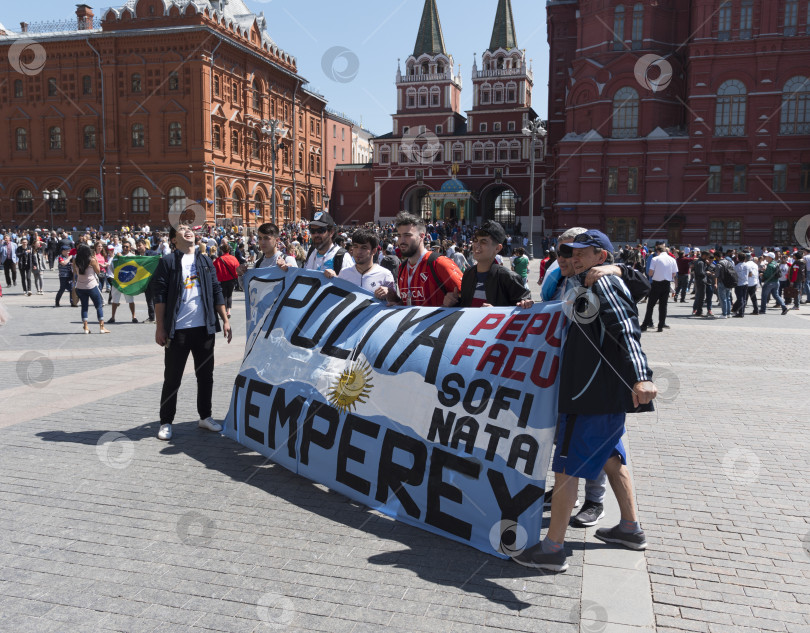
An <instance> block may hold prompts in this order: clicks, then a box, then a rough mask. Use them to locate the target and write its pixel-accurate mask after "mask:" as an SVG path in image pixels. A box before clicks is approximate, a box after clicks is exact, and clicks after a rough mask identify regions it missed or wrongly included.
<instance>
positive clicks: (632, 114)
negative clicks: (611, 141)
mask: <svg viewBox="0 0 810 633" xmlns="http://www.w3.org/2000/svg"><path fill="white" fill-rule="evenodd" d="M636 136H638V93H637V92H636V91H635V90H634V89H633V88H630V87H629V86H625V87H624V88H621V89H620V90H619V91H618V92H616V95H615V96H614V97H613V138H635V137H636Z"/></svg>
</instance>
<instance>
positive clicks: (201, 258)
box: [151, 224, 232, 440]
mask: <svg viewBox="0 0 810 633" xmlns="http://www.w3.org/2000/svg"><path fill="white" fill-rule="evenodd" d="M169 239H170V240H172V242H174V244H175V247H176V250H175V252H174V253H173V254H172V255H170V256H168V257H162V258H161V260H160V263H159V264H158V267H157V270H156V271H155V274H154V276H153V277H152V281H151V284H152V292H153V293H154V297H155V315H156V327H155V342H156V343H157V344H158V345H160V346H161V347H165V348H166V350H165V352H164V365H165V370H164V374H163V390H162V392H161V396H160V430H159V431H158V439H161V440H170V439H171V438H172V430H173V429H172V422H173V421H174V416H175V413H176V411H177V392H178V391H179V390H180V383H181V381H182V378H183V371H184V370H185V367H186V361H187V360H188V356H189V354H191V355H192V356H193V358H194V373H195V374H196V377H197V413H198V414H199V416H200V420H199V422H198V423H197V425H198V426H199V427H200V428H201V429H206V430H208V431H214V432H219V431H221V430H222V425H221V424H219V423H218V422H216V421H214V419H213V418H212V417H211V394H212V393H213V389H214V341H215V339H216V333H217V332H219V331H222V333H223V334H224V336H225V339H226V340H227V341H228V343H230V342H231V336H232V335H231V324H230V321H229V319H228V315H227V313H226V311H225V297H224V296H223V294H222V288H221V286H220V283H219V281H217V275H216V271H215V270H214V265H213V264H212V263H211V260H210V259H209V258H208V256H207V255H204V254H202V253H198V252H195V244H194V231H193V229H192V228H191V227H190V226H188V225H185V224H181V225H180V226H178V227H177V229H175V228H174V227H172V228H171V230H170V231H169ZM217 317H219V318H217ZM220 320H221V321H222V325H221V326H220Z"/></svg>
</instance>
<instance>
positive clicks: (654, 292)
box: [642, 281, 670, 328]
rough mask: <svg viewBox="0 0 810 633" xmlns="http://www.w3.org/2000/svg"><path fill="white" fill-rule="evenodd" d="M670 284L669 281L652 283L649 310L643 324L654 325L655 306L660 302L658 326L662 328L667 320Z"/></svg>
mask: <svg viewBox="0 0 810 633" xmlns="http://www.w3.org/2000/svg"><path fill="white" fill-rule="evenodd" d="M669 292H670V285H669V282H668V281H653V282H652V283H651V284H650V297H649V299H648V300H647V312H646V314H645V315H644V322H643V323H642V325H645V326H647V327H650V326H652V324H653V321H652V317H653V308H655V304H656V303H657V304H658V327H659V328H662V327H664V325H665V324H666V321H667V302H668V301H669Z"/></svg>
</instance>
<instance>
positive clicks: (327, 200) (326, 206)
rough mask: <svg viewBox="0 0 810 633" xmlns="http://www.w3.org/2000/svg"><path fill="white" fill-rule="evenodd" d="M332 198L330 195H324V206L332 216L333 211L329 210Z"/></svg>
mask: <svg viewBox="0 0 810 633" xmlns="http://www.w3.org/2000/svg"><path fill="white" fill-rule="evenodd" d="M330 200H331V198H330V197H329V194H328V193H325V194H323V206H324V208H325V209H326V212H327V213H329V214H330V215H331V211H330V210H329V201H330Z"/></svg>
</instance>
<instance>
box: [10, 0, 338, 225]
mask: <svg viewBox="0 0 810 633" xmlns="http://www.w3.org/2000/svg"><path fill="white" fill-rule="evenodd" d="M76 15H77V19H76V21H74V22H72V24H67V23H65V24H58V25H55V24H47V25H43V27H42V28H39V29H31V30H30V31H29V29H28V28H27V25H22V29H21V32H12V31H9V30H7V29H5V28H3V27H2V26H0V118H2V121H3V131H4V132H5V133H4V134H2V135H0V137H2V141H0V142H2V143H3V151H2V153H1V154H0V225H5V226H15V225H20V226H33V225H35V224H40V225H44V224H48V223H49V222H50V217H51V213H53V222H54V224H55V225H57V226H74V225H76V226H81V227H84V226H85V225H98V224H102V223H103V224H104V225H105V226H109V227H116V226H120V225H121V224H142V223H148V224H151V225H156V226H165V225H166V224H168V215H169V210H170V207H172V205H174V203H175V202H178V201H183V200H187V201H190V205H191V207H192V210H193V215H194V220H195V221H196V222H198V223H200V224H202V223H203V222H207V223H209V224H214V223H217V224H229V223H234V224H240V225H249V226H256V225H257V224H258V223H261V222H262V221H265V222H266V221H270V220H271V219H273V211H274V207H275V218H276V220H277V221H278V222H279V223H281V222H284V221H290V220H296V219H300V218H302V217H303V218H309V217H311V215H312V213H313V211H314V210H316V209H320V208H322V204H323V194H324V181H323V174H324V171H325V170H324V167H325V166H324V165H322V164H321V158H322V153H323V152H322V146H323V131H324V128H325V125H324V107H325V104H326V100H325V99H324V98H323V97H322V96H320V95H318V94H315V93H313V92H311V91H309V90H307V88H306V80H305V79H304V78H303V77H301V76H300V75H299V74H298V73H297V67H296V61H295V58H294V57H292V56H291V55H290V54H289V53H286V52H285V51H283V50H280V49H279V48H278V46H277V45H276V44H275V43H274V42H273V40H272V39H271V38H270V36H269V35H268V34H267V32H266V21H265V18H264V17H263V16H262V15H255V14H253V13H251V12H250V11H249V10H248V8H247V6H246V5H245V4H244V2H243V0H129V1H128V2H126V4H124V5H123V6H121V7H120V8H117V9H108V10H107V11H106V12H105V13H104V14H103V15H100V16H94V15H93V12H92V9H91V7H89V6H87V5H79V6H78V10H77V11H76ZM32 26H33V25H32ZM271 121H275V123H276V127H275V128H273V127H271V126H270V125H269V124H270V122H271ZM273 129H282V130H283V131H284V132H285V133H284V135H283V136H282V135H281V134H277V135H276V139H277V142H278V148H277V152H276V160H275V180H276V183H275V184H276V187H275V191H273V188H272V181H273V171H274V170H273V160H272V157H273V151H272V143H271V138H272V130H273ZM46 190H48V191H56V192H57V196H56V198H57V200H56V203H55V204H54V205H53V208H52V209H51V208H50V205H49V204H47V203H45V202H44V199H43V195H42V194H43V192H44V191H46ZM274 199H275V204H273V201H274ZM189 219H191V218H190V217H189Z"/></svg>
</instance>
